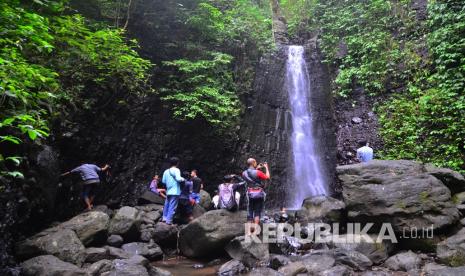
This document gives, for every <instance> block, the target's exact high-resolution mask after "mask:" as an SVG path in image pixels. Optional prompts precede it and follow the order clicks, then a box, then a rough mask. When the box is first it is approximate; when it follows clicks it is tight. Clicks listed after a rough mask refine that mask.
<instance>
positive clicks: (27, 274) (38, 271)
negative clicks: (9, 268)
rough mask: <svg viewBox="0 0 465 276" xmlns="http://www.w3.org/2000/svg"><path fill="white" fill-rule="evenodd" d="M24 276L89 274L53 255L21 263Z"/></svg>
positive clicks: (78, 275)
mask: <svg viewBox="0 0 465 276" xmlns="http://www.w3.org/2000/svg"><path fill="white" fill-rule="evenodd" d="M21 269H22V274H21V275H24V276H51V275H56V276H58V275H60V276H61V275H62V276H81V275H82V276H87V275H88V274H87V272H86V271H85V270H83V269H81V268H79V267H77V266H75V265H73V264H70V263H67V262H63V261H62V260H60V259H58V258H57V257H55V256H52V255H43V256H38V257H35V258H32V259H29V260H27V261H25V262H23V263H21Z"/></svg>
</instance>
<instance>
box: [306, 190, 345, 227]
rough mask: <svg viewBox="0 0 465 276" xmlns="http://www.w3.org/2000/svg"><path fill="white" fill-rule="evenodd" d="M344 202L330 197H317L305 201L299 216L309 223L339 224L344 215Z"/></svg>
mask: <svg viewBox="0 0 465 276" xmlns="http://www.w3.org/2000/svg"><path fill="white" fill-rule="evenodd" d="M344 209H345V204H344V202H342V201H340V200H337V199H335V198H332V197H328V196H315V197H310V198H307V199H305V200H304V203H303V204H302V210H301V211H299V216H301V217H303V218H304V220H306V221H308V222H312V221H322V220H323V221H326V222H339V221H340V220H341V219H342V217H343V213H344Z"/></svg>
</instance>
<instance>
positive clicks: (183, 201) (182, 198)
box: [150, 157, 270, 224]
mask: <svg viewBox="0 0 465 276" xmlns="http://www.w3.org/2000/svg"><path fill="white" fill-rule="evenodd" d="M247 164H248V166H249V167H248V168H247V170H245V171H244V172H243V173H242V176H238V175H226V176H225V177H224V183H222V184H220V185H219V187H218V194H217V195H216V196H215V197H213V204H214V206H215V208H218V209H227V210H229V211H235V210H238V209H239V205H240V193H239V192H238V189H239V188H241V187H246V193H245V194H246V196H247V202H248V203H247V209H248V215H247V220H248V221H250V222H254V223H256V224H258V223H259V222H260V217H261V213H262V211H263V206H264V201H265V196H266V194H265V185H264V181H265V180H268V179H270V171H269V168H268V164H267V163H263V164H257V161H256V160H255V159H253V158H249V159H248V160H247ZM178 165H179V159H178V158H177V157H172V158H171V159H170V166H171V167H170V168H168V169H166V170H165V171H164V172H163V176H162V179H161V183H163V185H164V186H165V187H166V189H165V188H162V187H161V185H159V177H158V176H155V177H154V178H153V180H152V183H151V184H150V190H151V191H153V192H154V193H156V194H158V195H160V196H162V197H164V198H165V205H164V207H163V217H162V222H165V223H166V224H172V223H173V219H174V216H175V213H176V211H178V212H180V214H181V216H182V217H184V218H187V219H188V220H189V221H190V220H192V212H193V206H194V205H195V204H199V203H200V190H201V189H202V188H203V183H202V180H201V179H200V178H199V177H198V176H197V170H192V171H191V172H190V173H189V172H183V173H182V174H181V171H180V170H179V168H178ZM262 169H263V170H264V172H263V171H261V170H262Z"/></svg>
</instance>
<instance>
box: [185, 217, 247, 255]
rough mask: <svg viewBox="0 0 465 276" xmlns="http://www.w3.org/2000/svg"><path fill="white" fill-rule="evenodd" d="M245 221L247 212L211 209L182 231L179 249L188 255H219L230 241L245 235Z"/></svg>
mask: <svg viewBox="0 0 465 276" xmlns="http://www.w3.org/2000/svg"><path fill="white" fill-rule="evenodd" d="M245 222H246V213H245V212H228V211H226V210H213V211H209V212H207V213H205V214H204V215H202V216H200V217H198V218H196V219H195V220H193V221H192V222H190V223H189V224H188V225H187V226H186V227H184V228H183V229H182V230H181V231H180V233H179V242H178V244H179V250H180V251H181V253H182V254H183V255H184V256H187V257H203V256H209V255H217V254H218V252H222V251H223V250H224V247H225V245H226V244H227V243H228V242H229V241H231V240H232V239H234V238H235V237H238V236H242V235H244V233H245V231H244V223H245Z"/></svg>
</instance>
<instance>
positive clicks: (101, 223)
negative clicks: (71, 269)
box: [57, 211, 110, 245]
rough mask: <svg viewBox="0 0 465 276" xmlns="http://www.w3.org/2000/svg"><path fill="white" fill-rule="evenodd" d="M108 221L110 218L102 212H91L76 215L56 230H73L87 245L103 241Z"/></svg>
mask: <svg viewBox="0 0 465 276" xmlns="http://www.w3.org/2000/svg"><path fill="white" fill-rule="evenodd" d="M109 221H110V217H109V216H108V215H107V214H105V213H104V212H99V211H92V212H86V213H82V214H80V215H77V216H75V217H74V218H72V219H70V220H68V221H66V222H64V223H62V224H60V225H58V227H57V228H63V229H71V230H73V231H74V232H76V235H77V236H78V238H79V239H80V240H81V241H82V243H83V244H84V245H89V244H92V243H95V242H104V241H105V239H106V236H107V231H108V223H109Z"/></svg>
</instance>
